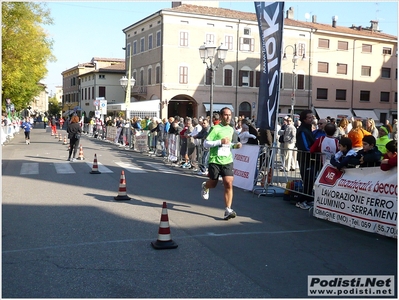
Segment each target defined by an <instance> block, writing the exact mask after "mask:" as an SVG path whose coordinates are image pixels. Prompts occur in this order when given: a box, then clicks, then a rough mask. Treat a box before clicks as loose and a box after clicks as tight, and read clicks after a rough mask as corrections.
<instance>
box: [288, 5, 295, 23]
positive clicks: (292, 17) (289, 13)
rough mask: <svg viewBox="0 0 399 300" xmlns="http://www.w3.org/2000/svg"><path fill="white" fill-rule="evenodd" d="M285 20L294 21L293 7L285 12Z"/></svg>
mask: <svg viewBox="0 0 399 300" xmlns="http://www.w3.org/2000/svg"><path fill="white" fill-rule="evenodd" d="M287 19H291V20H293V19H294V8H293V7H290V8H289V9H288V10H287Z"/></svg>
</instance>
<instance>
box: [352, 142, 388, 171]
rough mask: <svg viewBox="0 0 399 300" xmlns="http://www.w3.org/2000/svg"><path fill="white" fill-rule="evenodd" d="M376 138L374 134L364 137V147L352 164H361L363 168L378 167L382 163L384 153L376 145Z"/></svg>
mask: <svg viewBox="0 0 399 300" xmlns="http://www.w3.org/2000/svg"><path fill="white" fill-rule="evenodd" d="M375 143H376V140H375V137H374V136H372V135H367V136H365V137H364V138H363V149H361V150H359V151H357V154H356V156H355V157H354V158H353V159H351V160H350V164H353V165H359V166H360V167H361V168H367V167H378V166H379V165H380V164H381V158H382V153H381V151H380V150H378V148H377V147H376V146H375Z"/></svg>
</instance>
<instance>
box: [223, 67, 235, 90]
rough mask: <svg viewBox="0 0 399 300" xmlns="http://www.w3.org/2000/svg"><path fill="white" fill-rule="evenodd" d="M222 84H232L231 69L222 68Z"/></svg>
mask: <svg viewBox="0 0 399 300" xmlns="http://www.w3.org/2000/svg"><path fill="white" fill-rule="evenodd" d="M224 85H225V86H232V85H233V70H231V69H224Z"/></svg>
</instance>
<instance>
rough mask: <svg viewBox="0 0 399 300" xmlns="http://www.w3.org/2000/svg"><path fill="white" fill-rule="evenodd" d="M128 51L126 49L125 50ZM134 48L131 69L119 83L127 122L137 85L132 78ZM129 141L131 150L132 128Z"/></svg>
mask: <svg viewBox="0 0 399 300" xmlns="http://www.w3.org/2000/svg"><path fill="white" fill-rule="evenodd" d="M124 49H126V48H124ZM131 74H132V47H131V45H130V47H129V67H128V73H127V78H126V76H123V77H122V78H121V79H119V83H120V85H121V86H122V88H123V89H124V90H125V110H126V112H125V119H126V121H127V119H128V117H129V118H130V98H131V89H132V86H134V84H135V83H136V80H135V79H134V78H133V77H132V75H131ZM128 141H129V148H131V138H130V126H129V130H128Z"/></svg>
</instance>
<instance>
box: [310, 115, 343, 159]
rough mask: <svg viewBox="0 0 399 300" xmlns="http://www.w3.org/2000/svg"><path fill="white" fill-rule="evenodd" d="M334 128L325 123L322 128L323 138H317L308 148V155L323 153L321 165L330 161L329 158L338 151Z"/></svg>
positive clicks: (330, 124)
mask: <svg viewBox="0 0 399 300" xmlns="http://www.w3.org/2000/svg"><path fill="white" fill-rule="evenodd" d="M336 130H337V129H336V126H335V124H333V123H327V124H326V125H325V126H324V131H325V133H326V135H325V136H321V137H319V138H318V139H317V140H316V141H315V142H314V143H313V145H312V146H311V147H310V153H323V154H324V155H323V156H322V163H323V165H324V163H325V162H326V161H327V162H329V161H330V160H331V157H333V156H334V155H335V153H337V152H338V151H339V143H338V139H336V138H335V137H334V133H335V131H336Z"/></svg>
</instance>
